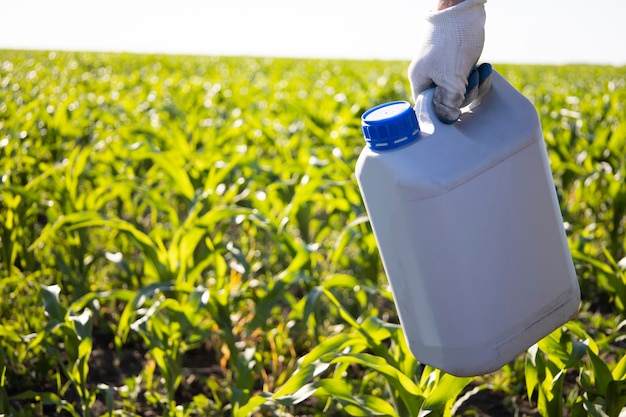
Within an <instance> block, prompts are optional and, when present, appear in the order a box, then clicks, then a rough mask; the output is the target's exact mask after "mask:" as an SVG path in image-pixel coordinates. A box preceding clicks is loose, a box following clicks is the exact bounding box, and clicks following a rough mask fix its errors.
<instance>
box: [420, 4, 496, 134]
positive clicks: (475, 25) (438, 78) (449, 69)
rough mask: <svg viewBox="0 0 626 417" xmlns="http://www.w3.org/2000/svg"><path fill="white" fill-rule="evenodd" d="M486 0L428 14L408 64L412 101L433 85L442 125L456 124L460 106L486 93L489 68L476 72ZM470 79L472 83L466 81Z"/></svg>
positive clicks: (482, 68)
mask: <svg viewBox="0 0 626 417" xmlns="http://www.w3.org/2000/svg"><path fill="white" fill-rule="evenodd" d="M486 1H487V0H465V1H463V2H461V3H459V4H457V5H456V6H452V7H449V8H447V9H444V10H441V11H437V12H431V13H430V14H429V15H428V17H427V19H426V23H425V26H424V33H423V35H422V37H421V39H420V42H419V49H418V51H417V54H416V55H415V58H414V59H413V61H412V62H411V64H410V65H409V73H408V76H409V82H410V84H411V93H412V95H413V100H414V101H415V100H416V99H417V96H418V95H419V94H420V93H421V92H422V91H424V90H426V89H428V88H431V87H433V85H435V86H436V88H435V94H434V98H433V104H434V106H435V112H436V113H437V117H438V118H439V119H440V120H441V121H442V122H444V123H448V124H450V123H454V122H455V121H457V120H458V119H459V117H460V116H461V110H460V109H461V108H462V107H464V106H466V105H468V104H469V103H470V102H472V101H473V100H474V99H476V98H479V97H482V95H484V94H485V93H486V92H487V91H488V90H489V86H490V84H491V79H490V78H489V75H490V74H491V66H489V67H488V68H487V66H485V65H483V66H481V67H479V68H478V71H475V70H476V68H475V65H476V63H477V62H478V59H479V58H480V54H481V53H482V50H483V46H484V43H485V3H486ZM470 76H472V77H473V80H472V82H469V81H468V78H470ZM468 83H469V84H470V85H469V88H468Z"/></svg>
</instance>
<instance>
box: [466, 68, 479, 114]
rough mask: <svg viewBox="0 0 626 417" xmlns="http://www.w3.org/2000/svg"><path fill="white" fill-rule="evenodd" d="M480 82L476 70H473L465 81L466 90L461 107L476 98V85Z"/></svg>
mask: <svg viewBox="0 0 626 417" xmlns="http://www.w3.org/2000/svg"><path fill="white" fill-rule="evenodd" d="M479 82H480V75H479V73H478V70H477V69H476V68H474V69H473V70H472V72H471V73H470V76H469V77H468V79H467V90H465V97H464V99H463V103H461V107H465V106H467V105H469V104H470V103H471V102H472V101H474V100H476V99H477V98H478V85H479Z"/></svg>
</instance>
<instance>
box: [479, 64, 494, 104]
mask: <svg viewBox="0 0 626 417" xmlns="http://www.w3.org/2000/svg"><path fill="white" fill-rule="evenodd" d="M477 71H478V78H479V81H478V93H477V96H476V98H483V97H484V96H485V94H487V93H488V92H489V90H490V89H491V73H492V72H493V69H492V67H491V64H488V63H484V64H481V65H479V66H478V68H477Z"/></svg>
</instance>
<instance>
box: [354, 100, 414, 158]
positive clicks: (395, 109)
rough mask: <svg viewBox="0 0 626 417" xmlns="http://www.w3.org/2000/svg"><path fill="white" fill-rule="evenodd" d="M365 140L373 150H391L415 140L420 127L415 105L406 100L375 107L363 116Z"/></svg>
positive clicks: (362, 125)
mask: <svg viewBox="0 0 626 417" xmlns="http://www.w3.org/2000/svg"><path fill="white" fill-rule="evenodd" d="M361 127H362V129H363V135H364V136H365V141H366V142H367V144H368V145H369V147H370V148H371V149H373V150H389V149H395V148H399V147H401V146H405V145H408V144H409V143H412V142H414V141H415V140H417V139H418V138H419V136H420V127H419V123H418V121H417V116H416V114H415V111H414V110H413V107H412V106H411V104H410V103H408V102H406V101H392V102H390V103H384V104H381V105H378V106H376V107H373V108H371V109H369V110H368V111H366V112H365V113H363V116H361Z"/></svg>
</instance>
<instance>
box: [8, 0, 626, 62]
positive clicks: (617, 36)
mask: <svg viewBox="0 0 626 417" xmlns="http://www.w3.org/2000/svg"><path fill="white" fill-rule="evenodd" d="M434 4H435V0H316V1H311V0H176V1H172V0H170V1H164V0H108V1H104V0H55V1H50V0H0V5H1V7H0V17H1V20H0V22H1V23H0V49H40V50H41V49H43V50H84V51H114V52H139V53H172V54H194V55H235V56H241V55H251V56H270V57H295V58H308V57H311V58H348V59H382V60H387V59H399V60H410V59H411V58H412V56H413V50H414V47H415V44H416V42H417V38H416V36H417V34H418V33H419V29H420V23H421V22H422V20H423V18H424V15H425V14H426V13H427V11H428V10H429V9H431V8H432V7H433V5H434ZM486 10H487V24H486V27H485V32H486V41H485V49H484V51H483V56H482V58H481V61H483V62H492V63H532V64H566V63H588V64H610V65H626V20H625V19H626V1H624V0H596V1H593V2H592V1H589V0H523V1H519V0H518V1H511V0H488V2H487V5H486Z"/></svg>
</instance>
